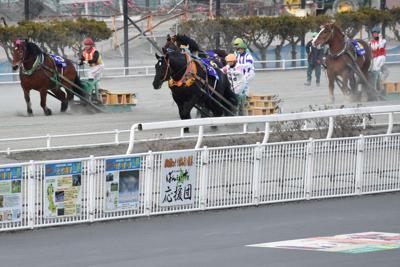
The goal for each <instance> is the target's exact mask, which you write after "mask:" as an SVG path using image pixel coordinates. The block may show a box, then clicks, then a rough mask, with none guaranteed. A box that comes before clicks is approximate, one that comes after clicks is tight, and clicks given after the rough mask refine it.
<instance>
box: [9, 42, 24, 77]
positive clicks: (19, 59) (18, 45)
mask: <svg viewBox="0 0 400 267" xmlns="http://www.w3.org/2000/svg"><path fill="white" fill-rule="evenodd" d="M25 53H26V40H21V39H17V40H16V41H15V45H14V49H13V53H12V55H13V60H12V69H13V70H17V69H18V67H19V65H21V63H23V61H24V59H25Z"/></svg>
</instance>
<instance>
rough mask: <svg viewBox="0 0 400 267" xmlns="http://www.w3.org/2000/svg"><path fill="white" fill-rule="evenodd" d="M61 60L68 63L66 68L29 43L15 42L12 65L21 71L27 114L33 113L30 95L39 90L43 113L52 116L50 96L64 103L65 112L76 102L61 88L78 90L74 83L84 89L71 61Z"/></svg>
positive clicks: (62, 105)
mask: <svg viewBox="0 0 400 267" xmlns="http://www.w3.org/2000/svg"><path fill="white" fill-rule="evenodd" d="M62 60H63V61H64V62H65V64H66V66H65V67H62V66H59V65H57V64H56V62H55V60H54V59H53V57H51V56H50V55H48V54H46V53H44V52H43V51H42V50H41V49H40V48H39V47H38V46H37V45H36V44H34V43H32V42H29V41H28V40H17V41H16V42H15V47H14V50H13V62H12V65H13V70H17V69H18V67H19V68H20V72H19V77H20V80H21V87H22V89H23V90H24V97H25V102H26V106H27V112H28V115H32V114H33V112H32V104H31V99H30V96H29V93H30V90H31V89H34V90H37V91H39V93H40V106H41V107H42V108H43V111H44V114H46V115H51V110H50V109H49V108H48V107H47V106H46V98H47V94H48V93H49V94H51V95H52V96H54V97H55V98H57V99H58V100H60V101H61V111H62V112H64V111H66V110H67V108H68V101H69V100H72V99H73V94H72V93H71V92H69V91H67V94H65V93H64V92H63V91H62V90H61V89H60V87H61V86H62V87H64V88H71V90H78V89H77V88H74V86H73V84H71V82H73V83H74V84H75V85H77V86H81V84H80V80H79V76H78V73H77V71H76V69H75V67H74V65H73V64H72V62H71V61H70V60H68V59H62ZM60 74H61V75H60ZM64 77H65V78H64ZM48 90H50V91H51V92H48Z"/></svg>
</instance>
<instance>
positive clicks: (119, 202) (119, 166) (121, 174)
mask: <svg viewBox="0 0 400 267" xmlns="http://www.w3.org/2000/svg"><path fill="white" fill-rule="evenodd" d="M140 168H141V158H140V157H129V158H118V159H109V160H106V177H105V182H106V186H105V195H106V197H105V211H108V212H112V211H117V210H126V209H132V208H136V207H137V205H138V204H139V202H140V199H139V192H140V190H139V176H140Z"/></svg>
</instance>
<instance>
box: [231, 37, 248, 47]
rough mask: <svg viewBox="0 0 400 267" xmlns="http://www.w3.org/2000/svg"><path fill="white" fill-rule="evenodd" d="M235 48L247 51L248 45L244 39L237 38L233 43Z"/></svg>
mask: <svg viewBox="0 0 400 267" xmlns="http://www.w3.org/2000/svg"><path fill="white" fill-rule="evenodd" d="M232 44H233V47H234V48H236V49H238V48H243V49H246V48H247V45H246V44H245V43H244V41H243V39H242V38H236V39H235V40H233V42H232Z"/></svg>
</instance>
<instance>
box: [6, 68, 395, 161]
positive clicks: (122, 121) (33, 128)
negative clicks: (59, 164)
mask: <svg viewBox="0 0 400 267" xmlns="http://www.w3.org/2000/svg"><path fill="white" fill-rule="evenodd" d="M389 70H390V75H389V78H388V80H391V81H395V80H396V79H398V77H400V66H389ZM305 78H306V71H305V70H292V71H269V72H258V73H257V74H256V78H255V80H254V81H253V82H252V83H251V92H252V93H253V94H256V95H278V96H279V98H280V99H281V100H282V102H281V103H280V106H281V110H282V112H283V113H289V112H298V111H304V110H308V109H309V108H308V107H309V106H310V105H313V106H317V107H321V108H323V107H325V106H326V105H329V106H332V107H339V106H349V107H350V106H357V105H364V106H366V105H369V106H371V105H374V106H376V105H393V104H399V103H400V99H393V100H390V101H378V102H368V103H353V102H351V101H350V100H349V99H346V98H345V97H344V96H343V95H342V93H341V92H340V90H339V89H338V88H336V89H335V96H336V102H335V104H334V105H332V104H331V103H330V101H329V98H328V84H327V79H326V76H325V74H324V73H323V74H322V78H321V86H320V87H316V86H315V83H313V84H312V86H310V87H308V86H304V85H303V84H304V82H305ZM152 80H153V78H152V77H142V78H120V79H104V80H102V81H101V83H100V84H101V87H102V88H104V89H108V90H110V91H113V92H134V93H136V95H137V99H138V104H137V106H135V107H133V108H132V111H130V112H124V113H96V114H93V113H91V112H89V111H88V110H86V109H85V108H84V107H81V106H74V107H72V108H71V109H69V110H68V111H67V112H66V113H61V112H60V103H59V102H57V101H56V100H54V99H52V98H51V97H50V96H49V97H48V107H49V108H51V109H52V111H53V115H52V116H44V114H43V111H42V109H41V108H40V105H39V94H38V93H37V92H36V91H31V98H32V106H33V111H34V116H33V117H28V116H27V114H26V104H25V101H24V98H23V94H22V89H21V88H20V85H19V84H12V85H0V99H1V105H0V122H1V123H0V139H5V138H14V137H27V136H41V135H46V134H52V135H53V134H66V133H85V132H99V131H112V130H115V129H119V130H128V129H130V127H131V125H132V124H134V123H138V122H152V121H165V120H177V119H179V116H178V110H177V107H176V105H175V103H174V102H173V100H172V97H171V94H170V91H169V89H168V87H167V85H166V84H164V85H163V87H162V88H161V89H160V90H154V89H153V88H152ZM192 114H193V115H194V114H195V112H193V113H192ZM217 131H218V130H217ZM149 137H151V136H149ZM97 138H101V137H97V136H96V137H93V136H92V137H90V139H88V140H87V142H88V143H94V142H96V139H97ZM219 140H220V141H217V142H219V143H217V145H232V144H246V143H256V142H259V141H261V140H262V135H261V136H260V135H255V136H253V137H248V136H247V137H243V136H239V137H237V138H233V137H229V138H225V139H224V138H220V139H219ZM195 142H196V140H191V141H188V142H185V143H184V144H182V142H180V141H175V142H172V141H164V142H158V143H157V142H156V143H152V144H146V143H143V144H139V145H137V146H135V150H134V152H143V151H148V150H152V151H157V150H166V149H177V148H191V147H194V144H195ZM204 145H207V143H204ZM126 149H127V145H126V144H124V145H119V146H116V145H115V146H107V147H100V148H99V147H97V148H80V149H68V150H62V151H57V150H55V151H47V152H26V153H18V154H12V155H10V156H7V155H0V164H5V163H11V162H16V161H19V162H21V161H29V160H55V159H61V158H74V157H87V156H90V155H95V156H100V155H112V154H124V153H125V152H126Z"/></svg>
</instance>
